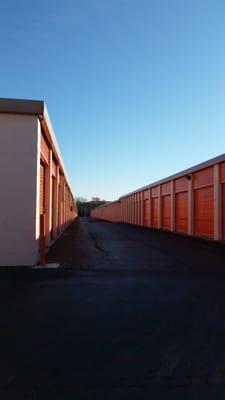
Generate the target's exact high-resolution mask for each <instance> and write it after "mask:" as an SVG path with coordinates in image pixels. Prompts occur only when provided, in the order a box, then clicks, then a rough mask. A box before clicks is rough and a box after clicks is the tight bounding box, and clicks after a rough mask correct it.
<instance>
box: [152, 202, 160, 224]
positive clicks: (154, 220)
mask: <svg viewBox="0 0 225 400" xmlns="http://www.w3.org/2000/svg"><path fill="white" fill-rule="evenodd" d="M151 201H152V227H153V228H158V197H154V198H153V199H152V200H151Z"/></svg>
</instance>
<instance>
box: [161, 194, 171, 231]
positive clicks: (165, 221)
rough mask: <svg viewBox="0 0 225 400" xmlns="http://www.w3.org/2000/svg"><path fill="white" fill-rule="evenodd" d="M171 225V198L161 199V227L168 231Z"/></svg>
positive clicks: (164, 197)
mask: <svg viewBox="0 0 225 400" xmlns="http://www.w3.org/2000/svg"><path fill="white" fill-rule="evenodd" d="M170 225H171V196H170V195H168V196H163V197H162V227H163V229H170V227H171V226H170Z"/></svg>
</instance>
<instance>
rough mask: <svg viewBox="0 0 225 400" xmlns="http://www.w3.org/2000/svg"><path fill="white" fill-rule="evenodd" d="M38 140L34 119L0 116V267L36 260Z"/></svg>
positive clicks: (29, 116)
mask: <svg viewBox="0 0 225 400" xmlns="http://www.w3.org/2000/svg"><path fill="white" fill-rule="evenodd" d="M38 141H40V126H39V121H38V117H37V116H32V115H17V114H0V266H11V265H13V266H16V265H20V266H22V265H24V266H26V265H34V264H36V262H37V261H38V252H39V242H38V236H39V225H38V224H39V215H38V213H39V204H38V203H39V196H38V193H39V191H38V190H37V184H38V179H39V168H38V167H39V154H40V153H39V151H40V150H38ZM38 187H39V186H38ZM36 221H37V223H36Z"/></svg>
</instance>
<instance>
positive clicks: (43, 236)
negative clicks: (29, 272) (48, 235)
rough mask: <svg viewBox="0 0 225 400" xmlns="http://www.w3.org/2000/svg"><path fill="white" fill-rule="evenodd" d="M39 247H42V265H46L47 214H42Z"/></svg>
mask: <svg viewBox="0 0 225 400" xmlns="http://www.w3.org/2000/svg"><path fill="white" fill-rule="evenodd" d="M39 247H40V265H41V266H44V265H45V264H46V260H45V215H44V214H41V215H40V238H39Z"/></svg>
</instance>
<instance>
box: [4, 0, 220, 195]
mask: <svg viewBox="0 0 225 400" xmlns="http://www.w3.org/2000/svg"><path fill="white" fill-rule="evenodd" d="M0 44H1V63H0V88H1V92H0V96H1V97H14V98H31V99H44V100H45V101H46V103H47V107H48V111H49V114H50V117H51V119H52V122H53V126H54V129H55V133H56V136H57V139H58V142H59V146H60V149H61V153H62V155H63V159H64V164H65V166H66V170H67V174H68V176H69V179H70V182H71V184H72V188H73V190H74V193H75V195H79V196H84V197H86V198H91V197H92V196H99V197H101V198H104V199H107V200H112V199H115V198H117V197H118V196H119V195H122V194H125V193H127V192H129V191H131V190H134V189H136V188H138V187H141V186H143V185H146V184H148V183H151V182H154V181H156V180H158V179H160V178H163V177H166V176H168V175H170V174H172V173H175V172H178V171H180V170H182V169H184V168H187V167H189V166H192V165H194V164H197V163H199V162H201V161H205V160H207V159H209V158H211V157H214V156H217V155H219V154H221V153H224V152H225V1H224V0H63V1H62V0H60V1H59V0H54V1H53V0H45V1H44V0H39V1H30V0H29V1H28V0H20V1H18V0H7V1H6V2H3V1H2V2H1V4H0Z"/></svg>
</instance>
